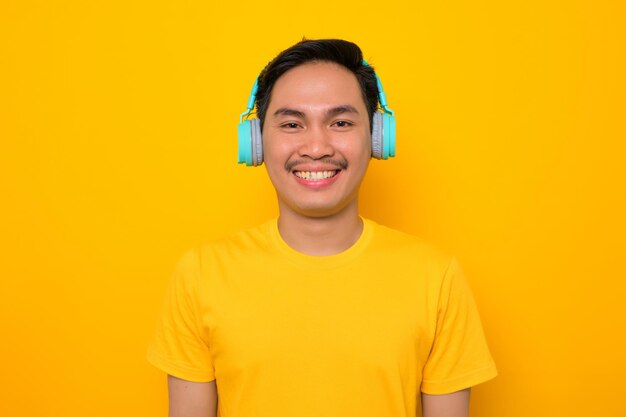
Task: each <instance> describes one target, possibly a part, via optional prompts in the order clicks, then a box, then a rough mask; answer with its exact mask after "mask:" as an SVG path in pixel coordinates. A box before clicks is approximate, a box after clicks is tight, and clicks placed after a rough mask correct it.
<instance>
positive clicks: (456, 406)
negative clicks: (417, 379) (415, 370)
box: [422, 388, 470, 417]
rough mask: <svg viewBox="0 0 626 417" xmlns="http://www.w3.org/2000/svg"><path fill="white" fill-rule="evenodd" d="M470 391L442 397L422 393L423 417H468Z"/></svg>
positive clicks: (466, 390)
mask: <svg viewBox="0 0 626 417" xmlns="http://www.w3.org/2000/svg"><path fill="white" fill-rule="evenodd" d="M469 398H470V389H469V388H467V389H464V390H462V391H457V392H453V393H451V394H443V395H429V394H424V393H422V416H423V417H468V416H469Z"/></svg>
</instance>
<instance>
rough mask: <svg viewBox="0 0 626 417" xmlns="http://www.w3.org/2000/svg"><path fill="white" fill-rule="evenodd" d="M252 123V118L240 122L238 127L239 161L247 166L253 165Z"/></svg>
mask: <svg viewBox="0 0 626 417" xmlns="http://www.w3.org/2000/svg"><path fill="white" fill-rule="evenodd" d="M251 129H252V123H251V122H250V120H244V121H243V122H239V126H238V127H237V137H238V162H239V163H240V164H243V163H244V162H245V164H246V165H247V166H250V165H252V132H251Z"/></svg>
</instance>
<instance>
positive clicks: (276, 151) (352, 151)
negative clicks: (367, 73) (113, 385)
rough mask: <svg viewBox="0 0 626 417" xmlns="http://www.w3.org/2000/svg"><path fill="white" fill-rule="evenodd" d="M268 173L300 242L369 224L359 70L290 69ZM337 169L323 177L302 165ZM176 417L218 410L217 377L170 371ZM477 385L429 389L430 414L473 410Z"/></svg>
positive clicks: (288, 236) (283, 230)
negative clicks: (364, 217) (362, 206)
mask: <svg viewBox="0 0 626 417" xmlns="http://www.w3.org/2000/svg"><path fill="white" fill-rule="evenodd" d="M262 134H263V153H264V160H265V166H266V169H267V173H268V175H269V177H270V180H271V181H272V184H273V185H274V188H275V189H276V196H277V198H278V206H279V211H280V215H279V219H278V228H279V232H280V234H281V236H282V238H283V240H284V241H285V242H286V243H287V244H288V245H289V246H291V247H292V248H293V249H295V250H297V251H299V252H301V253H305V254H309V255H315V256H326V255H334V254H337V253H340V252H342V251H344V250H346V249H348V248H349V247H350V246H352V245H353V244H354V243H355V242H356V241H357V240H358V239H359V236H360V235H361V232H362V231H363V224H362V222H361V220H360V217H359V210H358V195H359V187H360V185H361V182H362V180H363V177H364V176H365V172H366V171H367V167H368V164H369V161H370V156H371V134H370V120H369V116H368V113H367V108H366V104H365V102H364V101H363V97H362V95H361V90H360V88H359V84H358V81H357V79H356V77H355V76H354V75H353V74H352V73H351V72H350V71H348V70H347V69H345V68H343V67H342V66H340V65H337V64H334V63H328V62H312V63H307V64H303V65H300V66H298V67H296V68H293V69H291V70H289V71H287V72H286V73H285V74H283V75H282V76H281V77H280V78H279V79H278V81H277V82H276V84H275V85H274V88H273V90H272V95H271V99H270V103H269V107H268V110H267V113H266V118H265V121H264V125H263V132H262ZM323 171H327V172H329V171H331V172H336V175H335V176H334V177H332V178H328V179H324V180H321V181H314V180H312V179H302V178H299V177H298V175H297V174H300V175H302V172H309V173H310V172H323ZM168 387H169V400H170V417H207V416H209V417H215V416H216V410H217V398H218V395H217V386H216V383H215V381H212V382H207V383H197V382H189V381H185V380H181V379H178V378H175V377H172V376H169V378H168ZM469 392H470V391H469V389H467V390H463V391H459V392H455V393H452V394H445V395H428V394H422V410H423V417H467V416H468V415H469V411H468V410H469Z"/></svg>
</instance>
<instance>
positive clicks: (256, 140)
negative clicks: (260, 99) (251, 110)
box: [250, 119, 263, 167]
mask: <svg viewBox="0 0 626 417" xmlns="http://www.w3.org/2000/svg"><path fill="white" fill-rule="evenodd" d="M250 125H251V127H250V137H251V143H252V165H254V166H255V167H256V166H259V165H262V164H263V138H262V136H261V120H260V119H252V120H250Z"/></svg>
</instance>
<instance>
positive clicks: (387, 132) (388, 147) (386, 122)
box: [382, 113, 396, 159]
mask: <svg viewBox="0 0 626 417" xmlns="http://www.w3.org/2000/svg"><path fill="white" fill-rule="evenodd" d="M382 116H383V152H382V154H383V155H382V157H383V159H387V158H390V157H394V156H396V116H395V115H393V114H388V113H384V114H383V115H382Z"/></svg>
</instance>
